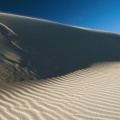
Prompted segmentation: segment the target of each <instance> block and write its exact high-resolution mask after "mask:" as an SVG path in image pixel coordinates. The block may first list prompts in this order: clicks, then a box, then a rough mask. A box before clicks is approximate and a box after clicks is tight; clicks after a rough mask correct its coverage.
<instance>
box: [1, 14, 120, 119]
mask: <svg viewBox="0 0 120 120" xmlns="http://www.w3.org/2000/svg"><path fill="white" fill-rule="evenodd" d="M119 53H120V35H119V34H115V33H109V32H103V31H97V30H89V29H83V28H75V27H71V26H67V25H62V24H59V23H54V22H50V21H46V20H40V19H35V18H28V17H23V16H16V15H11V14H4V13H0V81H1V83H0V120H8V119H9V120H63V119H65V120H119V119H120V95H119V94H120V92H119V91H120V87H119V86H120V80H119V78H120V74H119V72H120V62H119V61H120V55H119ZM45 78H46V79H45ZM10 81H11V82H10Z"/></svg>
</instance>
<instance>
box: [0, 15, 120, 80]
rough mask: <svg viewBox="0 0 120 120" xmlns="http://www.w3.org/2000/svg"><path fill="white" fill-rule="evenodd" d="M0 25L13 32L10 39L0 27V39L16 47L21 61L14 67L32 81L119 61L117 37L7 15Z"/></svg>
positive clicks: (119, 42) (118, 36)
mask: <svg viewBox="0 0 120 120" xmlns="http://www.w3.org/2000/svg"><path fill="white" fill-rule="evenodd" d="M0 22H1V23H3V24H4V25H5V26H7V27H8V28H10V29H11V31H13V32H11V34H12V35H10V36H13V37H10V36H8V35H7V34H8V31H10V29H9V30H8V29H5V28H4V27H3V26H2V25H1V24H0V31H1V34H2V36H4V37H5V38H6V39H9V38H10V40H11V41H12V40H13V41H14V43H15V44H14V45H15V46H14V47H16V46H17V47H16V48H15V49H16V50H15V52H16V51H17V54H18V55H19V56H20V57H21V61H20V63H18V65H19V66H20V67H21V69H22V68H26V69H27V71H29V73H30V74H32V73H34V74H35V76H37V77H34V78H35V79H38V78H48V77H54V76H59V75H65V74H68V73H71V72H74V71H76V70H80V69H85V68H88V67H89V66H91V65H93V64H96V63H101V62H115V61H120V35H117V34H113V33H107V32H106V33H105V32H98V31H93V30H87V29H80V28H73V27H69V26H65V25H60V24H56V23H52V22H48V21H43V20H37V19H30V18H24V17H19V16H12V15H7V14H0ZM15 34H17V35H15ZM17 36H19V37H17ZM2 40H3V38H2V37H0V41H2ZM11 44H12V45H13V43H11ZM6 46H8V45H6ZM30 71H31V72H30ZM34 74H32V75H33V76H34ZM28 78H29V79H33V77H30V76H29V77H28Z"/></svg>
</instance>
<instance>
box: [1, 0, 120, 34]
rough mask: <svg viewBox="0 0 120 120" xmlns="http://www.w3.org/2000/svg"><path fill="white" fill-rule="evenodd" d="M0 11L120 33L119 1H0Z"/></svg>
mask: <svg viewBox="0 0 120 120" xmlns="http://www.w3.org/2000/svg"><path fill="white" fill-rule="evenodd" d="M0 12H6V13H14V14H19V15H25V16H31V17H37V18H43V19H47V20H52V21H56V22H60V23H64V24H69V25H73V26H80V27H87V28H93V29H99V30H105V31H111V32H117V33H120V0H1V1H0Z"/></svg>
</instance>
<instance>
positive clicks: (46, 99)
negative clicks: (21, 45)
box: [0, 63, 120, 120]
mask: <svg viewBox="0 0 120 120" xmlns="http://www.w3.org/2000/svg"><path fill="white" fill-rule="evenodd" d="M108 64H109V65H108ZM96 66H97V67H96ZM101 66H103V67H101ZM119 66H120V63H104V64H99V65H94V66H93V67H90V68H88V69H85V70H79V71H76V72H74V73H71V74H68V75H65V76H61V77H57V78H51V79H46V80H35V81H24V82H15V83H9V84H8V83H5V84H1V86H0V119H1V120H8V119H9V120H33V119H34V120H63V119H66V120H119V119H120V87H119V86H120V80H119V77H120V75H119V72H118V71H120V68H119Z"/></svg>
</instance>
